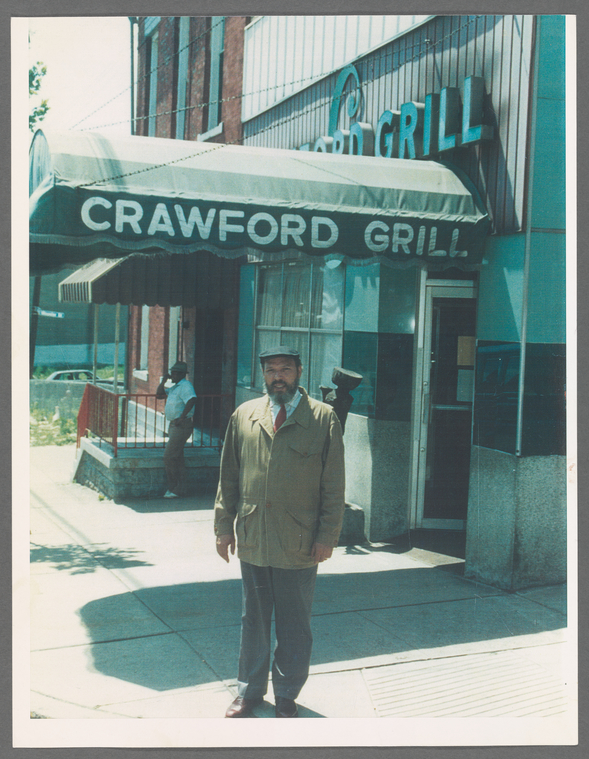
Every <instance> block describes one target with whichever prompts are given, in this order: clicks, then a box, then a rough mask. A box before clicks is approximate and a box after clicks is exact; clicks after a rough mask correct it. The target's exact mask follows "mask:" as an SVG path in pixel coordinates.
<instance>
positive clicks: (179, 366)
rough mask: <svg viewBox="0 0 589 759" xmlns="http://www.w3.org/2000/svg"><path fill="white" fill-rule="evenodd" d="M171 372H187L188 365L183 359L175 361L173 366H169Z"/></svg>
mask: <svg viewBox="0 0 589 759" xmlns="http://www.w3.org/2000/svg"><path fill="white" fill-rule="evenodd" d="M170 371H171V372H184V374H188V365H187V364H186V363H185V362H184V361H176V363H175V364H174V366H172V367H171V368H170Z"/></svg>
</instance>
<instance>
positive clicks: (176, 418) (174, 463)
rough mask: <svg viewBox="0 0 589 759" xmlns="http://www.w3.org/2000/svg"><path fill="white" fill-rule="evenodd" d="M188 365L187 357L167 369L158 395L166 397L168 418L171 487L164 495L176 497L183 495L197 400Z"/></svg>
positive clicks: (167, 462) (166, 459) (167, 456)
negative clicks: (188, 447)
mask: <svg viewBox="0 0 589 759" xmlns="http://www.w3.org/2000/svg"><path fill="white" fill-rule="evenodd" d="M187 373H188V366H187V365H186V364H185V363H184V361H177V362H176V363H175V364H174V366H173V367H172V368H171V369H170V373H169V374H168V373H166V374H165V375H164V377H163V378H162V381H161V382H160V384H159V385H158V388H157V390H156V391H155V395H156V397H157V398H160V399H161V398H166V420H167V421H168V423H169V424H168V440H167V442H166V449H165V451H164V467H165V468H166V479H167V481H168V489H167V491H166V493H165V494H164V498H177V497H178V496H180V495H184V487H185V485H184V475H185V467H184V446H185V444H186V441H187V440H188V438H189V437H190V435H191V434H192V431H193V429H194V425H193V421H192V415H190V416H189V414H190V412H191V411H192V409H193V408H194V404H195V402H196V393H195V392H194V387H193V386H192V384H191V383H190V382H189V381H188V380H187V379H186V374H187ZM169 379H171V380H172V383H173V384H172V387H170V388H168V387H165V384H166V382H167V380H169Z"/></svg>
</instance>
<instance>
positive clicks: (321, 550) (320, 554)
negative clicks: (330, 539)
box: [311, 543, 333, 564]
mask: <svg viewBox="0 0 589 759" xmlns="http://www.w3.org/2000/svg"><path fill="white" fill-rule="evenodd" d="M332 553H333V548H332V546H326V545H323V543H313V547H312V548H311V556H312V557H313V560H314V561H315V564H319V563H320V562H322V561H326V559H330V558H331V555H332Z"/></svg>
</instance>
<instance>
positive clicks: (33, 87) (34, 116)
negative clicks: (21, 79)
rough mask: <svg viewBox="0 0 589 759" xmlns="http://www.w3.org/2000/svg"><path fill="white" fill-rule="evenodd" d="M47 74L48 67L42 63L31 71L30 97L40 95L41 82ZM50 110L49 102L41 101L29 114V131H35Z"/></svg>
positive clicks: (36, 64) (39, 62)
mask: <svg viewBox="0 0 589 759" xmlns="http://www.w3.org/2000/svg"><path fill="white" fill-rule="evenodd" d="M46 73H47V66H45V64H43V63H41V61H37V63H35V64H34V65H33V66H32V67H31V68H30V69H29V97H34V96H37V95H38V94H39V90H40V89H41V81H42V79H43V77H44V76H45V74H46ZM48 110H49V103H48V102H47V100H41V102H40V103H38V104H35V105H34V106H33V109H32V110H31V112H30V113H29V129H30V130H31V131H34V129H35V125H36V124H37V123H38V122H39V121H42V120H43V119H44V118H45V116H46V115H47V111H48Z"/></svg>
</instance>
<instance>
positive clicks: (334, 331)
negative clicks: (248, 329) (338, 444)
mask: <svg viewBox="0 0 589 759" xmlns="http://www.w3.org/2000/svg"><path fill="white" fill-rule="evenodd" d="M289 266H294V267H300V268H307V267H308V270H309V273H308V291H307V304H308V313H307V325H306V326H304V327H301V326H285V325H284V308H283V307H281V308H280V324H279V325H278V326H276V325H270V324H268V325H264V324H260V322H259V310H260V306H261V297H262V293H261V284H262V272H263V271H265V270H266V271H267V270H277V269H278V267H280V300H281V303H283V299H284V287H285V279H286V276H285V275H286V272H287V267H289ZM323 266H325V262H323V261H298V260H296V261H282V262H280V263H260V264H258V265H256V273H255V292H254V303H253V314H252V319H253V330H252V335H253V338H252V372H251V386H250V387H251V389H252V390H256V391H258V392H260V391H263V389H264V384H263V377H262V373H261V367H260V364H259V360H258V357H257V354H258V350H257V347H258V346H259V345H260V338H259V336H260V334H261V333H266V334H271V333H275V334H276V341H272V342H276V344H282V343H283V336H284V335H285V334H289V333H290V334H293V335H297V336H301V335H302V336H304V338H303V339H304V344H305V353H306V356H301V359H302V361H303V376H304V378H305V379H304V380H303V384H304V385H305V387H306V388H307V390H308V392H309V395H311V396H312V397H318V395H319V393H318V390H315V389H311V388H315V385H317V387H318V386H319V384H318V383H319V382H320V381H321V378H320V377H314V376H312V375H311V369H312V365H313V360H312V358H313V349H314V347H315V346H316V343H315V345H314V340H313V337H314V336H329V335H335V336H337V337H338V338H339V349H338V350H339V361H338V364H340V365H341V360H342V357H343V344H344V304H345V282H346V277H345V264H343V263H342V264H341V266H343V267H344V268H343V269H342V281H341V301H340V303H341V312H342V316H341V324H340V326H339V328H328V329H325V328H323V327H317V326H312V325H313V324H314V323H316V316H317V314H316V313H314V311H313V305H314V295H315V293H314V283H315V276H316V272H317V271H318V270H319V269H321V268H322V267H323ZM284 342H286V343H288V342H289V341H288V340H284ZM297 342H298V341H297Z"/></svg>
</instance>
